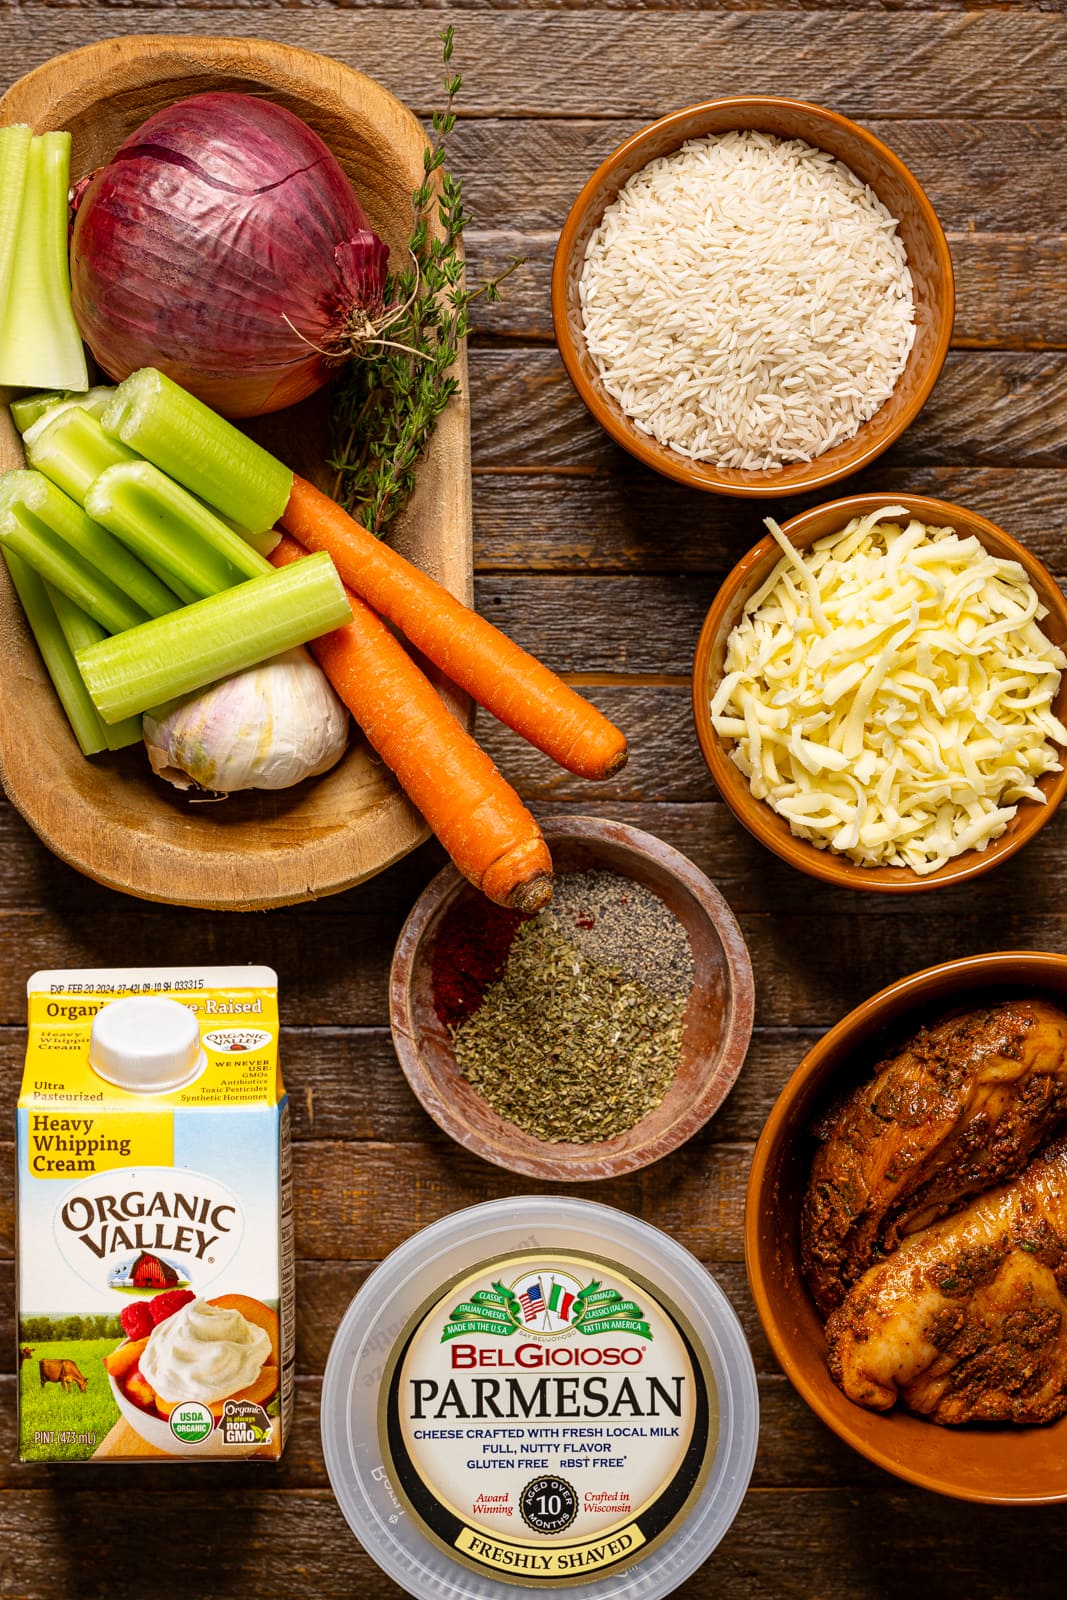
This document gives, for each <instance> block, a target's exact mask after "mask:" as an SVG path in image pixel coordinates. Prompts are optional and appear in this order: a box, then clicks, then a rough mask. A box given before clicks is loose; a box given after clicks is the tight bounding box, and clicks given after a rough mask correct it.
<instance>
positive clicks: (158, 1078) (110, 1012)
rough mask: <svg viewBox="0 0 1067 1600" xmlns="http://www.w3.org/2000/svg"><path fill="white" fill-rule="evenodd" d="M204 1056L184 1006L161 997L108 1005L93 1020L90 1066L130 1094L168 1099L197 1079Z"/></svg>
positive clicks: (196, 1028) (132, 998)
mask: <svg viewBox="0 0 1067 1600" xmlns="http://www.w3.org/2000/svg"><path fill="white" fill-rule="evenodd" d="M205 1060H206V1057H205V1056H204V1053H203V1051H202V1050H201V1048H200V1024H199V1023H198V1022H197V1020H196V1016H195V1015H194V1013H193V1012H192V1011H191V1010H190V1009H189V1007H188V1006H183V1005H182V1004H181V1003H180V1002H179V1001H177V1000H167V999H165V998H164V997H163V996H162V995H160V996H158V997H157V996H154V995H131V996H130V997H129V999H126V1000H112V1001H110V1002H109V1003H108V1004H107V1005H106V1006H104V1007H103V1008H102V1009H101V1010H100V1011H98V1012H97V1014H96V1016H95V1017H94V1018H93V1028H92V1034H91V1037H90V1041H89V1063H90V1065H91V1066H92V1069H93V1071H94V1072H95V1073H96V1074H97V1076H98V1077H101V1078H103V1079H105V1080H106V1082H108V1083H113V1084H114V1085H115V1086H116V1088H119V1089H127V1090H129V1091H130V1092H131V1093H133V1094H168V1093H170V1092H171V1091H172V1090H174V1089H182V1088H184V1087H185V1085H186V1084H187V1083H191V1082H192V1081H193V1079H194V1078H196V1077H198V1076H199V1074H200V1072H201V1071H202V1070H203V1068H204V1064H205Z"/></svg>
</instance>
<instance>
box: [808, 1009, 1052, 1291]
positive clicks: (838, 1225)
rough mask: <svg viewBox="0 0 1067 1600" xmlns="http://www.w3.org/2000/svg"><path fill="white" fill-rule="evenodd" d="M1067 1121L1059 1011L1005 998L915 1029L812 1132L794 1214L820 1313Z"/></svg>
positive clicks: (1017, 1167) (1015, 1167) (1015, 1166)
mask: <svg viewBox="0 0 1067 1600" xmlns="http://www.w3.org/2000/svg"><path fill="white" fill-rule="evenodd" d="M1064 1120H1067V1014H1065V1013H1064V1012H1063V1011H1061V1010H1060V1009H1059V1008H1058V1007H1057V1006H1054V1005H1052V1004H1050V1003H1049V1002H1048V1001H1045V1000H1013V1001H1009V1002H1007V1003H1006V1004H1004V1005H999V1006H996V1007H994V1008H993V1009H992V1010H981V1011H972V1012H968V1013H967V1014H966V1015H965V1016H955V1017H950V1018H947V1019H946V1020H945V1021H943V1022H939V1023H938V1024H937V1025H936V1026H935V1027H932V1028H922V1029H921V1030H920V1031H919V1033H917V1034H916V1036H915V1038H914V1039H912V1040H911V1042H910V1043H909V1044H908V1045H906V1046H905V1048H904V1049H903V1050H902V1051H901V1053H900V1054H899V1055H898V1056H895V1057H894V1058H893V1059H892V1060H890V1061H886V1062H883V1063H882V1064H881V1066H879V1067H878V1069H877V1070H876V1073H875V1075H874V1077H873V1078H872V1079H871V1081H870V1082H868V1083H865V1084H863V1085H862V1086H861V1087H860V1088H859V1089H857V1090H856V1092H855V1093H854V1094H853V1095H852V1096H851V1098H850V1099H849V1100H848V1101H847V1102H846V1103H845V1104H844V1105H843V1106H841V1107H840V1108H838V1109H837V1110H836V1111H835V1112H834V1113H832V1114H831V1115H830V1116H829V1117H828V1118H826V1119H825V1120H824V1123H823V1124H822V1126H821V1127H820V1128H819V1129H817V1133H818V1135H819V1137H820V1138H821V1139H822V1140H823V1143H822V1145H821V1148H820V1149H819V1152H818V1154H817V1156H816V1158H815V1162H814V1165H813V1168H812V1174H811V1179H810V1182H809V1184H808V1189H807V1193H806V1195H805V1198H804V1204H803V1209H802V1213H801V1249H802V1261H803V1266H804V1272H805V1275H806V1277H807V1280H808V1284H809V1286H810V1288H811V1291H812V1294H813V1295H814V1296H815V1299H816V1301H817V1303H818V1305H819V1307H820V1309H821V1310H822V1311H823V1312H828V1311H830V1310H832V1309H833V1307H834V1306H836V1305H840V1303H841V1301H842V1300H843V1299H844V1297H845V1295H846V1294H847V1293H848V1291H849V1289H850V1288H851V1287H852V1285H853V1284H854V1283H855V1282H856V1281H857V1280H858V1279H859V1278H860V1277H861V1275H862V1274H863V1273H864V1272H865V1271H866V1270H867V1268H868V1267H869V1266H870V1265H871V1264H872V1263H873V1262H875V1261H877V1260H880V1259H881V1258H882V1257H883V1256H884V1255H886V1254H888V1253H889V1252H890V1251H891V1250H893V1249H895V1247H896V1246H897V1244H898V1243H899V1242H900V1240H901V1239H902V1238H903V1237H905V1236H906V1235H907V1234H909V1233H913V1232H915V1230H916V1229H919V1228H924V1227H926V1226H927V1225H928V1224H929V1223H931V1222H933V1221H935V1220H936V1219H937V1218H938V1217H942V1216H944V1215H945V1213H946V1212H948V1211H950V1210H951V1209H952V1208H953V1207H954V1206H957V1205H959V1204H960V1202H961V1201H964V1200H967V1199H969V1198H970V1197H971V1196H972V1195H976V1194H980V1193H981V1192H982V1191H983V1190H985V1189H988V1188H991V1187H992V1186H993V1185H994V1184H997V1183H1001V1182H1003V1180H1004V1179H1005V1178H1010V1177H1013V1176H1014V1174H1015V1173H1017V1172H1019V1171H1021V1170H1022V1168H1023V1167H1024V1165H1025V1164H1026V1162H1027V1160H1028V1159H1029V1157H1030V1156H1031V1155H1032V1153H1033V1152H1034V1151H1035V1150H1036V1149H1038V1148H1039V1147H1040V1146H1041V1145H1042V1144H1044V1143H1046V1142H1047V1140H1048V1139H1049V1138H1050V1137H1051V1136H1052V1134H1053V1133H1054V1132H1055V1130H1056V1129H1057V1127H1058V1126H1059V1125H1060V1123H1062V1122H1063V1121H1064Z"/></svg>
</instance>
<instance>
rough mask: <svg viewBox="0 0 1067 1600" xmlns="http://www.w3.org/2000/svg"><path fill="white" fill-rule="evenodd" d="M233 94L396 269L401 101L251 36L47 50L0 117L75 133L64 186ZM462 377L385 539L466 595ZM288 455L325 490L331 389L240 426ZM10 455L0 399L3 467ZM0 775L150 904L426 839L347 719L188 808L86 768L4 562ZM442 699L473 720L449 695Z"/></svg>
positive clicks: (296, 874) (339, 69)
mask: <svg viewBox="0 0 1067 1600" xmlns="http://www.w3.org/2000/svg"><path fill="white" fill-rule="evenodd" d="M220 89H225V90H237V91H241V92H247V93H250V94H256V95H261V96H263V97H265V98H266V99H268V100H273V101H276V102H278V103H279V104H281V105H283V106H285V107H286V108H287V109H288V110H290V111H293V112H295V113H296V115H297V116H299V117H302V118H303V119H304V121H305V122H307V123H308V124H310V126H311V127H312V128H314V130H315V132H316V133H318V134H319V135H320V136H321V137H322V138H323V139H324V140H325V141H326V143H327V144H328V145H329V147H330V149H331V150H332V151H333V153H334V154H335V155H336V157H337V159H338V160H339V161H340V163H341V166H342V167H343V168H344V170H345V171H346V173H347V174H348V175H349V177H350V178H351V179H352V182H353V185H354V186H355V189H356V192H357V194H358V195H359V197H360V199H361V201H362V202H363V205H364V208H365V209H366V211H367V214H368V216H369V217H370V221H371V224H372V226H373V227H374V228H375V230H376V231H377V232H378V233H379V234H380V235H381V237H382V238H384V239H385V241H386V243H387V244H388V245H389V247H390V251H391V260H392V261H393V262H397V261H404V260H406V256H407V239H408V234H409V230H410V222H411V195H412V192H413V191H414V190H415V189H416V188H417V187H418V186H419V185H420V184H421V183H422V181H423V152H424V150H425V148H426V135H425V133H424V131H423V129H422V127H421V126H420V124H419V122H418V121H417V120H416V118H415V117H414V116H413V115H412V113H411V112H410V111H408V110H407V108H406V107H405V106H403V105H402V104H401V103H400V101H399V100H397V99H395V98H394V96H393V95H391V94H389V93H388V92H387V91H386V90H385V89H383V88H381V86H380V85H379V84H377V83H375V82H374V81H373V79H371V78H367V77H365V76H364V75H363V74H362V73H359V72H355V71H353V70H352V69H351V68H349V67H346V66H343V65H342V64H341V63H340V62H337V61H331V60H328V59H327V58H326V57H325V56H319V55H315V54H314V53H312V52H311V51H307V50H296V49H292V48H290V47H289V46H287V45H282V44H273V43H270V42H268V41H266V40H262V39H227V38H201V37H196V36H174V37H168V36H160V37H137V36H131V37H127V38H120V39H108V40H105V41H104V42H103V43H100V44H94V45H89V46H87V47H86V48H85V49H82V50H75V51H72V52H71V53H70V54H68V55H61V56H56V57H55V58H53V59H52V60H51V61H48V62H46V63H45V65H44V66H41V67H38V68H37V69H36V70H35V71H33V72H31V73H28V74H27V75H26V77H24V78H21V79H19V81H18V82H17V83H16V84H14V85H13V86H12V87H11V88H10V89H9V90H8V92H7V93H6V94H5V95H4V96H3V98H2V99H0V123H17V122H25V123H29V124H30V125H31V126H32V127H33V128H34V129H35V131H37V132H45V131H46V130H49V129H67V130H69V131H70V133H71V135H72V140H73V144H72V156H71V178H72V180H76V179H78V178H80V177H82V176H83V175H84V174H85V173H87V172H90V171H92V169H93V168H94V167H96V166H97V165H99V164H100V163H101V162H104V161H106V160H108V159H110V157H111V156H112V155H113V154H114V152H115V150H116V149H117V148H118V146H119V144H121V142H122V141H123V139H125V138H126V136H127V135H128V134H130V133H132V132H133V130H134V129H135V128H137V127H138V126H139V125H140V124H141V123H142V122H143V121H144V120H145V118H146V117H148V116H150V115H152V114H153V113H154V112H156V111H159V110H160V109H161V108H162V107H163V106H166V105H168V104H170V103H171V102H173V101H175V100H179V99H183V98H184V97H186V96H187V95H192V94H198V93H203V92H206V91H208V90H220ZM456 376H457V377H458V379H459V383H460V389H459V393H458V395H457V396H456V398H455V399H454V400H453V401H452V403H451V404H450V405H449V407H448V409H447V410H446V411H445V413H444V415H443V416H442V417H441V418H440V420H439V422H438V424H437V428H436V431H435V434H434V437H433V439H432V441H431V444H430V448H429V451H428V453H427V455H426V457H425V458H424V460H423V461H422V463H421V464H420V467H419V483H418V487H417V489H416V493H415V495H414V497H413V498H412V500H411V502H410V503H409V505H408V507H407V509H406V511H405V513H404V515H403V517H402V518H401V519H399V520H398V522H397V524H396V525H395V535H394V534H393V533H392V532H391V534H390V539H391V542H392V543H394V544H395V545H396V547H397V548H398V549H400V550H402V551H403V553H404V554H405V555H406V556H408V557H409V558H410V559H411V560H412V561H414V562H415V563H416V564H417V565H418V566H420V567H422V568H423V569H424V570H425V571H427V572H430V573H431V574H432V575H433V576H434V577H435V578H437V579H438V581H439V582H441V583H443V584H444V585H445V587H446V588H448V589H450V590H451V591H452V593H453V594H456V595H458V596H459V598H460V599H462V600H464V601H465V602H467V603H469V602H470V599H471V593H472V582H471V527H470V440H469V415H468V404H467V382H466V353H465V350H461V353H460V358H459V361H458V362H457V364H456ZM249 432H252V433H255V434H256V436H257V437H258V438H259V439H260V440H261V442H262V443H263V444H265V445H266V446H267V448H268V449H271V450H273V451H274V452H275V453H276V454H277V455H278V456H280V457H281V459H282V460H284V461H285V462H286V464H287V465H288V466H291V467H293V468H294V469H295V470H296V471H298V472H300V473H302V474H303V475H304V476H305V477H310V478H314V479H315V480H316V481H318V483H319V484H320V485H321V486H322V487H323V488H325V489H329V488H330V484H331V477H332V474H331V473H330V471H329V469H328V468H327V466H326V461H327V459H328V457H329V454H330V448H331V447H330V430H329V424H328V415H327V403H326V399H325V396H324V395H322V394H320V395H317V396H314V397H312V399H311V400H308V401H305V402H303V404H301V405H299V406H295V407H292V408H290V409H288V410H286V411H281V412H277V413H275V414H274V415H273V416H271V417H265V418H262V419H260V421H259V422H257V423H256V424H254V425H252V424H250V425H249ZM23 465H24V462H23V456H22V448H21V443H20V441H19V439H18V436H17V434H16V433H15V431H14V428H13V426H12V424H11V420H10V417H9V416H8V413H7V408H6V406H5V407H0V471H6V470H8V469H9V468H12V467H21V466H23ZM0 677H2V679H3V682H4V684H5V685H6V692H5V694H4V695H3V697H2V698H0V781H2V782H3V786H4V789H5V790H6V792H7V795H8V798H9V799H10V800H11V802H12V803H13V804H14V805H15V806H16V808H17V809H18V810H19V811H20V812H21V813H22V815H23V817H24V818H25V819H26V821H27V822H28V823H29V825H30V827H31V828H33V829H34V831H35V832H36V833H37V834H38V835H39V837H40V838H41V839H42V840H43V841H44V843H45V844H46V845H47V846H48V848H49V849H50V850H52V851H53V852H54V853H55V854H56V855H57V856H59V857H60V859H61V860H63V861H66V862H67V863H68V864H70V865H71V866H74V867H76V868H77V869H78V870H79V871H80V872H84V873H86V874H87V875H88V876H89V877H90V878H94V879H95V880H96V881H97V882H98V883H103V884H105V885H107V886H108V887H109V888H113V889H120V890H122V891H124V892H125V893H127V894H132V895H137V896H139V897H141V898H142V899H146V900H160V901H166V902H169V903H171V904H178V905H191V906H206V907H209V908H211V909H222V910H256V909H263V908H266V907H270V906H282V905H290V904H293V903H294V902H296V901H300V900H311V899H315V898H316V897H318V896H320V895H326V894H333V893H335V892H337V891H338V890H341V889H346V888H349V887H350V886H351V885H353V884H356V883H361V882H362V881H363V880H364V879H365V878H369V877H372V876H373V875H374V874H375V873H378V872H381V871H382V870H383V869H384V868H385V867H387V866H389V865H391V863H392V862H394V861H396V860H398V859H399V858H400V857H401V856H404V855H406V854H407V853H408V851H410V850H413V849H414V848H415V846H416V845H418V844H420V843H421V842H422V840H423V839H425V838H426V837H427V834H428V832H429V830H428V828H427V827H426V824H425V822H424V821H423V819H422V817H421V816H420V815H419V813H418V812H417V811H416V810H415V808H414V806H412V805H411V803H410V802H409V801H408V799H407V797H406V796H405V795H404V794H403V792H402V791H401V790H400V789H399V787H398V786H397V784H396V783H395V782H394V780H393V778H392V776H391V774H390V773H389V772H388V770H387V769H386V768H385V767H384V766H383V765H382V764H381V763H380V762H379V761H378V760H377V759H376V758H375V757H374V755H373V753H372V752H371V751H370V750H369V749H368V747H367V745H366V744H365V743H364V741H363V740H362V739H361V738H360V737H359V735H358V732H356V731H353V735H352V738H351V741H350V745H349V749H348V752H347V754H346V755H345V756H344V758H343V759H342V761H341V762H340V763H339V764H338V765H337V766H336V767H334V768H333V770H332V771H330V772H328V773H326V774H324V775H323V776H322V777H319V778H313V779H309V780H308V781H306V782H305V783H302V784H299V785H297V786H295V787H294V788H292V789H284V790H280V791H277V792H274V793H269V792H255V791H250V792H247V793H241V794H236V795H233V796H231V797H230V798H229V799H227V800H225V801H221V802H218V803H216V804H211V805H204V804H197V803H195V802H194V803H190V802H189V800H188V799H185V798H183V797H182V796H180V795H179V794H178V792H177V791H176V790H174V789H172V788H170V787H169V786H168V785H167V784H165V783H163V782H162V781H161V780H159V779H158V778H155V777H153V775H152V773H151V771H150V769H149V765H148V760H147V757H146V756H145V753H144V751H143V750H141V749H133V750H125V751H120V752H118V753H117V754H114V755H105V756H101V757H94V758H93V759H92V760H91V761H89V760H86V759H85V758H84V757H83V756H82V755H81V752H80V751H79V749H78V747H77V744H76V743H75V740H74V737H73V735H72V734H71V731H70V728H69V727H68V725H67V721H66V718H65V716H64V715H63V712H62V710H61V709H60V707H59V704H58V701H57V700H56V697H55V694H54V692H53V690H52V686H51V683H50V681H49V679H48V676H47V674H46V672H45V670H44V667H43V666H42V664H41V661H40V658H39V657H38V654H37V651H36V649H35V647H34V643H33V637H32V635H31V634H30V632H29V629H28V628H27V626H26V623H25V620H24V618H23V615H22V609H21V607H20V606H19V604H18V601H17V599H16V598H15V595H14V591H13V589H12V587H11V583H10V580H9V578H8V575H7V569H6V568H5V567H4V566H3V563H2V562H0ZM449 704H450V705H451V706H452V707H453V709H455V710H456V711H457V714H459V715H461V716H463V717H465V718H467V720H468V725H469V718H470V705H469V702H468V701H467V700H466V699H465V697H463V696H461V695H459V693H458V692H457V691H452V692H451V693H450V698H449Z"/></svg>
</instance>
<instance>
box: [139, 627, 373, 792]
mask: <svg viewBox="0 0 1067 1600" xmlns="http://www.w3.org/2000/svg"><path fill="white" fill-rule="evenodd" d="M144 740H145V746H146V748H147V750H148V759H149V760H150V761H151V763H152V771H153V772H155V773H157V774H158V776H159V777H161V778H165V779H166V781H167V782H168V783H172V784H174V786H175V788H178V789H204V790H208V791H210V792H211V793H213V794H216V795H224V794H232V793H233V792H234V791H235V790H237V789H288V788H289V787H290V786H291V785H292V784H294V783H300V782H301V781H302V779H304V778H310V777H313V776H314V774H315V773H318V772H327V771H328V770H329V768H330V767H332V766H334V765H335V764H336V762H338V761H339V760H340V759H341V756H342V755H343V754H344V749H345V745H346V744H347V742H348V712H347V711H346V710H345V708H344V706H343V705H342V704H341V702H340V700H338V698H337V696H336V695H335V694H334V692H333V690H332V689H331V687H330V685H329V683H328V682H327V680H326V675H325V673H323V672H322V671H321V669H320V668H319V667H318V666H316V664H315V662H314V661H313V660H312V659H311V657H310V656H309V655H308V653H307V651H306V650H302V649H298V650H287V651H286V652H285V654H284V655H280V656H275V657H274V658H273V659H272V660H270V661H264V662H261V664H260V665H259V666H258V667H250V668H249V669H248V671H247V672H238V673H235V674H234V676H233V677H232V678H223V679H222V680H221V682H219V683H215V684H212V685H211V687H210V688H208V689H202V690H201V691H200V692H199V693H198V694H195V695H190V696H188V697H187V698H186V699H184V700H182V701H180V702H179V703H178V704H177V705H175V706H174V707H172V709H171V710H170V711H168V712H167V714H166V715H165V716H164V717H162V718H161V719H160V720H159V721H156V719H155V718H154V717H153V716H152V715H151V713H147V714H146V715H145V718H144Z"/></svg>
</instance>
